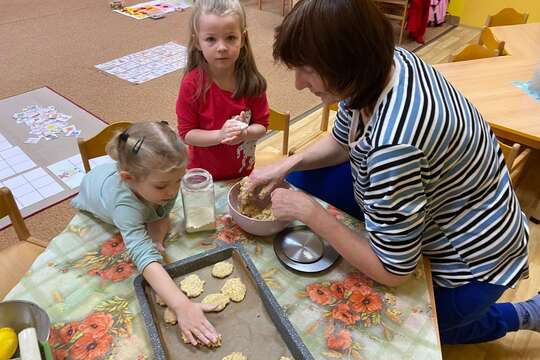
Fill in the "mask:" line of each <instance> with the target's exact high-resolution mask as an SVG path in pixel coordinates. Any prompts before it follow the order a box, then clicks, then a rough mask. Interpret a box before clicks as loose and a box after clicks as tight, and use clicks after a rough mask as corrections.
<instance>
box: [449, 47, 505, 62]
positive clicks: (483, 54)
mask: <svg viewBox="0 0 540 360" xmlns="http://www.w3.org/2000/svg"><path fill="white" fill-rule="evenodd" d="M497 55H499V51H498V50H492V49H488V48H487V47H485V46H483V45H479V44H469V45H467V46H466V47H465V48H464V49H463V50H461V51H460V52H459V53H457V54H454V55H453V56H452V62H456V61H466V60H475V59H483V58H489V57H495V56H497Z"/></svg>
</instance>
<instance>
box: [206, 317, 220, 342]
mask: <svg viewBox="0 0 540 360" xmlns="http://www.w3.org/2000/svg"><path fill="white" fill-rule="evenodd" d="M202 326H204V328H205V329H206V332H207V334H209V335H211V336H213V337H214V338H215V337H217V336H218V333H217V331H216V329H215V328H214V326H213V325H212V324H210V321H208V320H206V319H204V320H203V322H202ZM215 340H217V339H215ZM215 340H214V341H215Z"/></svg>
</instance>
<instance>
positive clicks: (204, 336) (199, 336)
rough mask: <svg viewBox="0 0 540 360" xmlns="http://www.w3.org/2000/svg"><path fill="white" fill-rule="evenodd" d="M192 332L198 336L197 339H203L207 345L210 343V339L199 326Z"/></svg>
mask: <svg viewBox="0 0 540 360" xmlns="http://www.w3.org/2000/svg"><path fill="white" fill-rule="evenodd" d="M191 332H192V333H193V334H194V335H195V336H196V337H197V339H199V340H201V341H202V342H203V343H204V344H205V345H208V344H210V340H208V338H207V337H206V335H205V334H203V332H202V331H201V330H199V329H197V328H195V329H192V330H191Z"/></svg>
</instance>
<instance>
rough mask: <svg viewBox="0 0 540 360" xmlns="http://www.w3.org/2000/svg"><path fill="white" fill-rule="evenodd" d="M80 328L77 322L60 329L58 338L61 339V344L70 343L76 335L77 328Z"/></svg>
mask: <svg viewBox="0 0 540 360" xmlns="http://www.w3.org/2000/svg"><path fill="white" fill-rule="evenodd" d="M78 327H79V324H78V323H77V322H76V321H73V322H70V323H67V324H66V325H64V327H62V328H61V329H60V331H59V332H58V338H59V339H60V342H61V343H62V344H67V343H68V342H70V340H71V339H72V338H73V336H74V335H75V333H76V332H77V328H78Z"/></svg>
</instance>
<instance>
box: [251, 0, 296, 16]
mask: <svg viewBox="0 0 540 360" xmlns="http://www.w3.org/2000/svg"><path fill="white" fill-rule="evenodd" d="M287 6H288V7H289V10H290V9H292V7H293V0H281V16H285V8H286V7H287ZM259 10H262V0H259Z"/></svg>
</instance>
